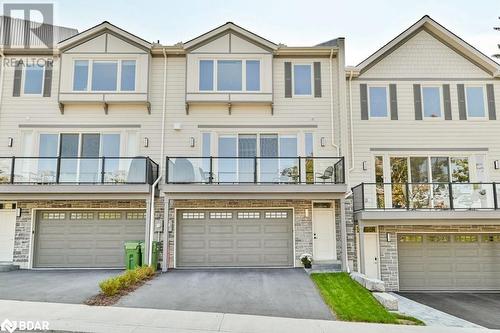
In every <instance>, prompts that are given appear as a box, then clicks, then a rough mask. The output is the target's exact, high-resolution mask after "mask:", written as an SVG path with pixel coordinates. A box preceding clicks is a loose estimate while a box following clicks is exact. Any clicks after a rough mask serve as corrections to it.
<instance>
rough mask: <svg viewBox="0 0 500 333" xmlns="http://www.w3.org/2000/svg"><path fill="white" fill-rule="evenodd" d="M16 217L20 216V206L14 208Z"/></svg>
mask: <svg viewBox="0 0 500 333" xmlns="http://www.w3.org/2000/svg"><path fill="white" fill-rule="evenodd" d="M16 217H21V208H16Z"/></svg>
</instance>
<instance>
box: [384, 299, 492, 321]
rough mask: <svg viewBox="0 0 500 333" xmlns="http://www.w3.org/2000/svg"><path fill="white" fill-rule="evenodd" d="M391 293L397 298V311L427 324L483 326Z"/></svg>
mask: <svg viewBox="0 0 500 333" xmlns="http://www.w3.org/2000/svg"><path fill="white" fill-rule="evenodd" d="M391 294H392V295H394V296H395V297H397V298H398V299H399V312H401V313H404V314H407V315H409V316H412V317H415V318H417V319H420V320H422V321H423V322H424V323H425V324H426V325H427V326H441V327H443V326H447V327H465V328H484V327H482V326H479V325H476V324H474V323H471V322H470V321H467V320H464V319H460V318H458V317H455V316H452V315H450V314H447V313H445V312H442V311H439V310H436V309H434V308H431V307H430V306H427V305H424V304H421V303H418V302H415V301H412V300H411V299H409V298H406V297H403V296H401V295H398V294H395V293H391Z"/></svg>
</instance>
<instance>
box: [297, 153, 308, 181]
mask: <svg viewBox="0 0 500 333" xmlns="http://www.w3.org/2000/svg"><path fill="white" fill-rule="evenodd" d="M298 159H299V184H302V159H303V157H300V156H299V157H298ZM304 161H305V160H304ZM304 163H307V162H304ZM306 172H307V168H306ZM306 178H307V176H306Z"/></svg>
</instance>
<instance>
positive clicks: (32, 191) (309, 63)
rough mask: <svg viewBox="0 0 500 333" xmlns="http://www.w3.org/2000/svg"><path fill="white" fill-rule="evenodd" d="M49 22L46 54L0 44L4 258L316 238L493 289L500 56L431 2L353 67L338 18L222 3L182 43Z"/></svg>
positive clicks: (497, 262) (395, 283)
mask: <svg viewBox="0 0 500 333" xmlns="http://www.w3.org/2000/svg"><path fill="white" fill-rule="evenodd" d="M12 21H14V20H12ZM12 24H16V22H13V23H12ZM55 29H60V30H61V32H59V35H60V36H63V37H61V38H60V40H58V43H57V44H56V46H55V47H54V49H51V50H42V49H40V48H38V49H35V48H33V49H30V51H29V52H30V56H32V57H38V58H43V59H45V60H46V61H45V62H44V66H43V67H39V66H31V65H30V63H29V59H28V57H27V56H26V55H25V54H20V53H19V52H18V51H16V50H15V49H6V50H5V51H4V57H5V59H9V60H10V61H9V62H4V66H3V67H2V78H1V79H0V80H1V82H2V85H1V86H2V87H3V88H2V95H1V101H0V142H5V143H6V144H5V145H2V146H0V156H3V157H2V159H1V163H0V170H1V173H0V182H2V184H1V186H0V200H1V202H2V209H1V210H0V214H1V222H2V229H1V230H2V232H1V237H2V239H4V241H2V244H3V246H2V247H1V248H0V262H6V263H13V264H15V265H19V266H20V267H21V268H23V269H58V268H122V267H124V258H123V242H124V241H126V240H146V242H145V243H146V244H147V245H146V252H147V255H146V257H149V250H150V243H151V242H152V241H158V242H159V243H160V248H161V259H160V261H161V267H162V270H163V271H166V270H167V269H169V268H175V269H186V268H223V267H242V268H246V267H272V268H280V267H301V266H302V264H301V262H300V256H301V255H302V254H311V255H312V256H313V258H314V263H315V264H317V265H321V266H320V267H322V268H325V267H327V268H329V269H336V270H344V271H348V270H351V271H352V270H357V271H360V272H363V273H365V274H367V275H369V276H371V277H375V278H380V279H382V280H384V282H385V283H386V286H387V288H388V289H390V290H477V289H480V290H499V289H500V285H499V284H498V283H499V281H500V221H499V216H498V210H497V208H498V205H497V196H496V193H497V191H496V185H495V183H494V180H495V179H496V178H495V177H496V174H497V173H498V171H497V169H496V168H495V166H497V164H498V162H496V157H495V156H496V155H497V154H498V151H497V150H498V147H497V145H496V144H495V143H494V140H492V138H493V137H494V136H493V135H494V133H495V131H496V126H497V125H496V121H497V120H496V108H495V96H499V94H500V86H499V85H498V71H499V66H498V65H497V64H496V63H494V62H492V61H491V60H489V59H488V58H487V57H485V56H484V55H482V54H480V53H479V52H478V51H476V50H475V49H473V48H472V47H471V46H470V45H468V44H466V43H465V42H463V41H462V40H460V39H459V38H458V37H457V36H455V35H453V34H452V33H451V32H449V31H448V30H446V29H445V28H443V27H441V26H440V25H439V24H438V23H436V22H435V21H433V20H432V19H430V18H428V17H424V18H422V20H420V21H419V22H417V23H416V24H415V25H413V26H412V27H411V28H409V29H408V30H407V31H405V32H404V33H403V34H402V35H400V36H398V37H397V38H396V39H395V40H393V41H392V42H390V43H389V44H388V45H387V46H385V47H384V48H383V49H381V50H379V51H377V52H376V53H375V54H374V55H372V56H371V57H369V58H368V59H367V60H366V61H364V62H363V63H361V64H360V65H358V66H356V67H346V66H345V59H344V39H343V38H338V39H334V40H331V41H328V42H325V43H322V44H318V45H316V46H312V47H287V46H285V45H283V44H276V43H274V42H271V41H269V40H267V39H265V38H263V37H261V36H259V35H257V34H255V33H253V32H250V31H248V30H245V29H244V28H242V27H240V26H238V25H236V24H234V23H231V22H228V23H226V24H224V25H222V26H219V27H217V28H215V29H213V30H210V31H208V32H206V33H204V34H202V35H200V36H198V37H196V38H194V39H192V40H190V41H187V42H184V43H180V44H176V45H173V46H163V45H160V44H156V43H153V44H152V43H149V42H147V41H144V40H142V39H141V38H139V37H137V36H135V35H133V34H132V33H130V32H127V31H125V30H123V29H120V28H118V27H116V26H113V25H112V24H110V23H108V22H103V23H102V24H100V25H97V26H95V27H93V28H90V29H89V30H86V31H84V32H81V33H77V32H76V31H75V30H72V29H65V28H58V27H55ZM16 52H17V53H16ZM7 63H8V64H13V65H12V66H7V65H5V64H7ZM7 156H8V157H7ZM351 188H352V191H351ZM146 259H147V258H146Z"/></svg>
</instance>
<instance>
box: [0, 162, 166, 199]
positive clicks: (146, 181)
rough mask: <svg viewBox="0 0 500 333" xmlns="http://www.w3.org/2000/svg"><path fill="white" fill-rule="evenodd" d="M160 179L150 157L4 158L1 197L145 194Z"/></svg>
mask: <svg viewBox="0 0 500 333" xmlns="http://www.w3.org/2000/svg"><path fill="white" fill-rule="evenodd" d="M157 177H158V164H157V163H155V162H154V161H152V160H151V159H150V158H148V157H98V158H96V157H1V158H0V193H9V192H10V193H31V192H38V193H44V192H50V193H74V192H76V193H87V192H88V193H104V192H118V193H120V192H122V193H125V192H137V193H142V192H149V187H150V186H149V185H150V184H152V183H153V182H154V180H155V179H156V178H157ZM71 185H73V186H71ZM75 185H76V186H75ZM84 185H87V186H84ZM90 185H95V186H90ZM109 185H116V186H109ZM99 187H100V189H98V188H99Z"/></svg>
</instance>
